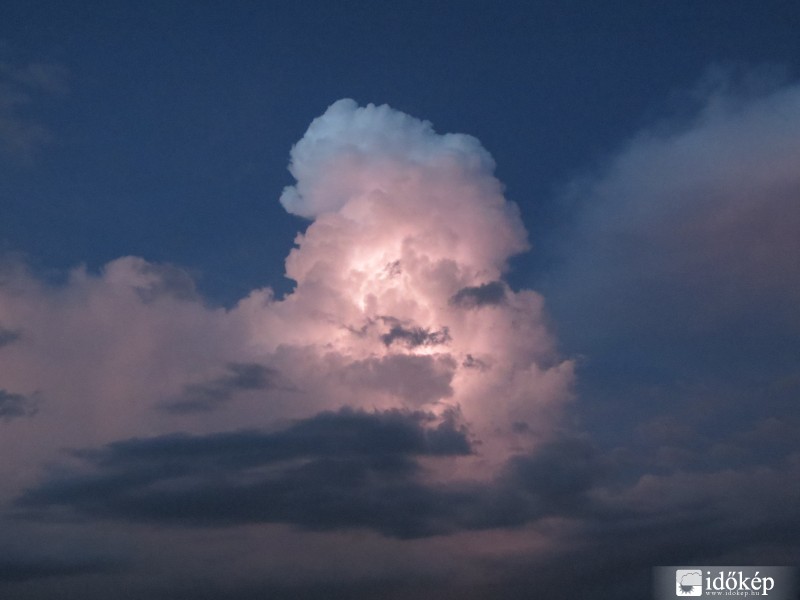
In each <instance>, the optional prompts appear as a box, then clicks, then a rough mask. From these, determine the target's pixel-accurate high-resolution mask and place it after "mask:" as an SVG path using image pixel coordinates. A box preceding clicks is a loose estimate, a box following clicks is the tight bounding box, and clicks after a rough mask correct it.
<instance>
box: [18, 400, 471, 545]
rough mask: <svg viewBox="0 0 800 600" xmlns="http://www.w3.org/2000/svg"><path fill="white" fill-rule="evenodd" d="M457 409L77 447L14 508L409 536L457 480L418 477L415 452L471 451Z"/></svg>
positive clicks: (445, 504)
mask: <svg viewBox="0 0 800 600" xmlns="http://www.w3.org/2000/svg"><path fill="white" fill-rule="evenodd" d="M471 451H472V450H471V444H470V441H469V439H468V435H467V431H466V430H465V429H464V428H463V427H461V426H459V425H458V424H457V422H456V419H455V416H451V417H448V418H446V419H445V420H443V421H441V422H438V423H434V422H433V418H432V417H431V416H430V415H428V414H425V413H421V412H403V411H387V412H382V413H364V412H358V411H353V410H342V411H339V412H336V413H322V414H320V415H317V416H315V417H313V418H310V419H307V420H304V421H300V422H298V423H296V424H295V425H293V426H291V427H289V428H288V429H285V430H283V431H279V432H274V433H265V432H257V431H239V432H232V433H220V434H212V435H207V436H190V435H172V436H164V437H158V438H152V439H133V440H127V441H122V442H115V443H112V444H109V445H108V446H105V447H103V448H100V449H97V450H89V451H77V452H75V453H74V456H76V457H78V458H80V459H81V460H82V461H83V462H84V466H85V467H86V468H85V469H84V470H82V471H80V472H74V473H72V474H71V475H69V476H66V477H58V478H54V479H52V480H50V481H47V482H45V483H44V484H42V485H41V486H39V487H37V488H34V489H31V490H29V491H28V492H26V493H25V494H24V495H23V496H22V497H21V498H20V499H19V500H18V501H17V506H18V507H19V508H22V509H47V508H53V507H58V506H61V507H68V508H71V509H74V510H75V511H77V512H78V513H82V514H84V515H87V516H91V517H110V518H118V519H122V520H130V521H138V520H143V521H152V522H159V523H165V524H176V525H188V526H191V525H209V526H224V525H230V524H236V523H249V522H284V523H291V524H294V525H297V526H300V527H305V528H309V529H318V530H325V529H339V528H348V527H369V528H373V529H376V530H378V531H381V532H383V533H385V534H387V535H393V536H397V537H415V536H420V535H429V534H432V533H435V532H437V531H440V530H441V529H442V526H441V525H439V524H438V522H439V521H441V522H446V521H447V520H448V519H449V518H450V517H449V516H448V515H449V511H450V509H451V508H452V507H453V506H455V505H458V504H459V503H464V502H467V501H469V495H468V494H467V493H466V492H464V491H461V490H441V489H437V488H431V487H428V486H426V485H425V484H423V483H420V482H419V481H418V480H417V476H418V474H419V472H420V467H419V465H418V464H417V462H416V458H417V457H420V456H430V457H436V456H453V455H465V454H469V453H470V452H471Z"/></svg>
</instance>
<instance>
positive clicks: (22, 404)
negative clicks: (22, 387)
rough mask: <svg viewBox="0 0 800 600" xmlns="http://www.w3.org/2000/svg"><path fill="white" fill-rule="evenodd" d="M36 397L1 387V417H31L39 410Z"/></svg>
mask: <svg viewBox="0 0 800 600" xmlns="http://www.w3.org/2000/svg"><path fill="white" fill-rule="evenodd" d="M37 405H38V402H37V401H36V398H35V397H32V396H23V395H22V394H13V393H11V392H7V391H6V390H4V389H0V419H4V420H10V419H15V418H18V417H31V416H33V415H35V414H36V412H37V410H38V406H37Z"/></svg>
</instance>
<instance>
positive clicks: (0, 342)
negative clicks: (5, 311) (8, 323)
mask: <svg viewBox="0 0 800 600" xmlns="http://www.w3.org/2000/svg"><path fill="white" fill-rule="evenodd" d="M20 335H21V334H20V332H19V331H16V330H13V329H6V328H5V327H3V326H2V325H0V348H2V347H3V346H8V345H9V344H12V343H14V342H16V341H17V340H18V339H19V338H20Z"/></svg>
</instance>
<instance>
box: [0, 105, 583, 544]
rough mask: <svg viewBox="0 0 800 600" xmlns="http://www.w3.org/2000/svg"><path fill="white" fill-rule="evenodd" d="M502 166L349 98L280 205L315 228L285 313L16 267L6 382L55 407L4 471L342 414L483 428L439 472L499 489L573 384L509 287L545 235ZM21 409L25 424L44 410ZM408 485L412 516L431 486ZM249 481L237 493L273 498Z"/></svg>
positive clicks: (146, 267) (4, 302)
mask: <svg viewBox="0 0 800 600" xmlns="http://www.w3.org/2000/svg"><path fill="white" fill-rule="evenodd" d="M493 168H494V165H493V162H492V160H491V157H490V156H489V154H488V152H487V151H486V150H484V149H483V148H482V147H481V146H480V144H479V142H478V141H477V140H476V139H474V138H472V137H469V136H466V135H460V134H458V135H450V134H447V135H440V134H438V133H436V132H435V131H434V129H433V127H432V126H431V124H429V123H426V122H423V121H419V120H417V119H415V118H413V117H411V116H408V115H405V114H403V113H401V112H399V111H396V110H394V109H391V108H390V107H388V106H373V105H368V106H366V107H359V106H357V105H356V104H355V103H354V102H353V101H351V100H343V101H340V102H337V103H335V104H334V105H332V106H331V107H330V108H329V109H328V110H327V111H326V112H325V114H323V115H322V116H321V117H319V118H318V119H316V120H315V121H314V122H313V123H312V124H311V126H310V127H309V129H308V131H307V132H306V134H305V135H304V136H303V137H302V139H301V140H300V141H299V142H298V143H297V144H296V146H295V147H294V148H293V149H292V157H291V166H290V170H291V171H292V173H293V174H294V175H295V177H296V179H297V183H296V185H295V186H293V187H291V188H289V189H287V190H286V191H285V192H284V195H283V196H282V199H281V201H282V202H283V204H284V205H285V206H286V207H287V209H288V210H290V211H292V212H294V213H295V214H300V215H303V216H306V217H309V218H311V219H313V221H312V222H311V223H310V224H309V225H308V227H307V228H306V230H305V231H304V232H303V233H301V234H298V236H297V239H296V247H295V248H293V249H291V251H290V253H289V256H288V258H287V260H286V269H287V275H288V276H289V277H291V278H292V279H293V280H294V281H295V282H296V286H295V289H294V290H293V292H291V293H289V294H287V295H286V296H285V297H284V298H280V299H279V298H275V297H274V295H273V294H272V291H271V290H270V289H268V288H264V289H257V290H253V291H252V292H251V293H250V294H248V295H247V296H246V297H244V298H242V299H241V301H240V302H239V303H238V304H236V305H235V306H233V307H232V308H230V309H223V308H214V307H210V306H208V305H206V304H205V303H204V302H203V299H202V298H201V297H200V296H199V294H198V293H197V291H196V289H195V287H194V283H193V281H192V279H191V277H189V276H188V275H187V273H186V272H184V271H183V270H181V269H180V268H179V267H176V266H173V265H157V264H152V263H149V262H147V261H145V260H143V259H141V258H138V257H132V256H129V257H122V258H119V259H116V260H114V261H111V262H110V263H108V264H107V265H105V266H104V267H103V268H102V269H100V270H99V271H98V272H91V271H89V270H87V269H86V268H85V267H77V268H75V269H74V270H73V271H71V272H70V273H69V275H68V277H67V279H66V281H65V282H64V283H60V284H50V283H46V282H43V281H40V280H39V279H37V278H36V277H35V276H33V275H32V274H31V273H29V272H28V271H27V270H26V269H25V267H24V265H20V264H19V263H18V262H14V261H7V262H6V263H5V264H4V265H3V272H2V277H0V282H1V284H0V323H2V324H3V329H2V332H3V338H2V339H3V340H4V344H3V346H2V350H1V351H2V352H3V361H2V362H1V363H0V385H2V386H3V387H4V389H6V390H32V389H35V390H37V393H38V394H39V395H40V397H41V399H42V402H41V403H39V404H38V407H39V412H38V414H37V416H36V418H35V419H26V420H25V421H26V422H27V423H29V426H28V427H27V428H26V429H24V430H23V429H22V428H21V427H20V426H19V423H20V421H21V420H20V419H16V418H15V419H10V420H9V422H8V427H7V429H8V435H4V436H2V439H0V450H2V451H3V452H6V453H8V454H14V455H19V456H22V457H24V458H23V459H21V462H20V463H18V464H17V465H14V468H13V470H12V469H11V468H10V467H8V466H6V467H0V470H3V469H4V471H3V475H5V476H7V477H8V478H9V479H8V481H9V483H8V484H7V485H6V488H5V489H4V490H2V492H3V497H4V498H13V497H14V496H15V495H18V493H19V491H20V490H21V489H23V488H25V487H27V488H31V489H32V487H33V486H34V485H35V481H36V477H37V475H36V474H37V470H36V466H37V465H40V464H42V462H44V461H48V462H49V461H51V460H52V459H54V458H56V457H58V456H60V455H61V454H62V452H63V451H62V449H63V448H65V447H72V448H75V447H87V446H88V447H92V446H96V447H103V446H104V445H108V444H113V443H114V441H115V440H119V439H134V438H137V437H139V436H142V435H147V436H155V437H154V439H155V440H161V439H163V436H170V435H173V434H175V432H183V433H187V434H193V435H196V436H207V437H204V438H202V439H205V440H209V442H210V441H212V440H215V439H217V438H215V437H214V436H218V435H226V433H225V432H231V431H240V430H242V429H247V428H253V427H260V428H265V430H266V431H270V430H271V429H273V428H281V427H285V426H286V424H287V423H290V422H308V420H309V419H315V418H318V417H317V416H316V415H320V414H326V411H337V410H339V409H342V408H346V409H348V410H354V411H364V410H366V411H378V413H376V414H394V413H391V411H401V413H402V414H406V413H408V411H411V412H410V413H408V414H430V415H433V416H434V418H436V419H440V420H444V421H445V422H447V423H451V422H452V427H453V428H454V429H453V430H452V432H450V433H448V435H450V436H451V437H452V440H456V441H457V440H458V439H460V438H459V437H458V436H460V435H462V434H461V432H462V431H469V436H470V437H469V439H470V449H471V452H470V454H468V455H464V456H461V454H459V455H458V457H456V456H455V455H454V456H450V455H447V457H445V458H442V457H440V459H441V460H439V461H438V462H439V463H443V462H447V461H448V460H449V461H455V462H454V464H453V465H451V467H452V469H454V470H452V473H449V474H448V471H449V470H451V469H450V468H449V467H447V466H444V465H443V464H439V466H435V467H434V471H435V472H437V473H439V474H440V475H445V474H446V475H447V476H448V477H455V476H456V474H459V476H463V477H465V478H473V479H476V480H481V479H482V480H484V481H488V480H491V479H492V478H493V477H494V476H495V469H496V468H500V467H502V465H504V464H505V463H506V461H507V459H508V457H509V456H510V455H512V454H515V453H518V452H528V451H532V450H533V449H535V447H536V446H537V445H541V444H543V443H546V442H547V440H548V438H549V437H550V436H551V435H552V434H553V432H554V431H555V429H557V426H558V423H559V421H560V418H561V414H562V408H563V406H564V405H565V403H566V402H567V401H568V400H569V398H570V396H571V386H572V363H571V362H570V361H569V360H564V359H563V358H562V357H561V356H559V353H558V351H557V349H556V343H555V339H554V338H553V336H552V335H551V333H550V332H549V330H548V327H547V324H546V319H545V317H544V302H543V299H542V297H541V296H540V295H539V294H537V293H535V292H533V291H530V290H521V291H513V290H511V289H510V288H509V287H508V286H507V285H506V284H505V283H503V282H502V278H503V275H504V273H505V269H506V263H507V261H508V259H509V258H510V257H511V256H513V255H514V254H516V253H518V252H521V251H523V250H525V249H526V248H527V240H526V232H525V229H524V227H523V225H522V222H521V220H520V218H519V214H518V211H517V209H516V207H515V205H514V204H513V203H511V202H509V201H508V200H506V199H505V198H504V197H503V194H502V186H501V184H500V183H499V182H498V181H497V179H496V178H495V177H494V174H493ZM454 299H455V300H454ZM476 307H481V310H473V309H474V308H476ZM17 332H22V333H20V334H18V333H17ZM5 394H6V395H5V396H4V397H3V406H4V411H5V413H7V415H8V416H9V417H10V416H14V417H16V416H20V415H21V414H23V413H25V412H26V411H28V410H29V405H28V404H27V403H26V402H25V399H24V398H23V397H22V396H19V395H14V394H12V393H11V392H5ZM387 411H388V412H387ZM404 411H405V412H404ZM26 414H27V413H26ZM337 414H338V413H337ZM356 414H361V413H356ZM398 414H400V413H398ZM64 423H72V424H73V426H71V427H65V426H64ZM339 423H340V424H341V419H340V421H339ZM445 433H446V432H444V431H443V432H442V433H441V435H442V436H444V435H445ZM352 435H354V436H357V435H367V432H365V431H361V430H358V431H354V432H353V433H352ZM431 435H432V434H431ZM453 436H454V437H453ZM432 439H433V438H432ZM442 439H444V438H442ZM448 439H450V438H448ZM452 440H451V441H452ZM154 443H156V442H154ZM109 447H110V446H109ZM315 460H316V459H315ZM319 460H322V457H320V458H319ZM456 463H457V465H456ZM315 464H316V463H315ZM437 464H438V463H437ZM321 465H322V463H319V464H318V465H317V466H318V467H319V468H320V469H321V470H322V472H323V473H324V471H325V468H324V467H323V466H321ZM261 466H263V465H261ZM356 467H358V468H359V469H362V468H366V469H367V470H368V471H369V470H370V469H373V467H372V466H368V467H365V466H364V465H361V464H360V463H359V464H358V465H355V464H349V465H348V466H347V469H351V468H356ZM456 467H457V468H456ZM314 468H317V467H314ZM342 468H344V467H342ZM309 469H312V466H308V467H307V468H306V469H305V470H303V469H301V470H300V471H298V472H297V473H294V474H291V473H290V472H289V471H288V470H287V471H286V476H287V477H290V476H291V477H295V476H296V477H301V476H302V477H305V476H306V475H305V474H306V473H308V472H310V471H309ZM373 470H374V469H373ZM309 476H310V475H309ZM376 477H378V475H376ZM378 478H379V479H380V477H378ZM12 479H13V482H14V483H13V484H11V483H10V482H11V481H12ZM314 482H316V479H314ZM406 483H407V485H408V486H409V487H408V488H407V490H408V491H409V494H411V495H410V496H408V506H412V505H413V504H414V501H413V497H421V496H414V495H415V494H417V495H418V494H421V493H422V492H420V491H419V490H420V489H422V488H419V485H420V484H419V483H418V482H417V481H416V480H409V481H407V482H406ZM170 485H171V484H170ZM198 485H199V484H198ZM243 485H245V484H243V483H241V482H239V483H237V484H236V486H234V487H231V488H227V492H226V494H227V496H228V497H229V498H232V496H233V495H236V494H238V493H240V492H241V493H242V494H243V496H242V497H244V496H246V495H247V494H251V493H256V492H255V491H253V490H252V489H250V488H248V487H247V486H245V487H242V486H243ZM247 485H250V484H247ZM269 485H277V484H276V483H275V482H272V483H270V484H269ZM281 485H283V484H281ZM268 487H269V486H268ZM390 488H391V486H388V484H387V487H386V488H385V489H386V490H387V493H388V490H389V489H390ZM248 489H250V491H247V490H248ZM259 489H260V490H261V492H264V491H265V490H267V487H265V488H263V489H262V488H259ZM269 489H272V488H269ZM315 489H316V488H315ZM412 492H413V493H412ZM259 493H260V492H259ZM437 493H439V492H437ZM448 493H449V492H448ZM401 496H402V495H401ZM401 496H398V497H401ZM448 497H449V496H448ZM365 501H366V500H365ZM397 501H398V500H397V499H395V502H397ZM306 508H307V509H308V510H309V511H311V510H312V507H310V506H309V507H306ZM398 510H399V508H398ZM221 518H222V517H221ZM265 518H266V517H265ZM304 518H306V517H300V516H295V517H292V519H289V520H290V521H292V522H300V521H302V520H303V519H304ZM307 518H309V519H311V518H313V517H312V516H308V517H307ZM276 519H277V520H280V518H278V517H276ZM285 519H288V517H285ZM379 528H381V530H382V531H388V530H391V527H389V528H388V529H387V528H386V527H383V526H380V527H379Z"/></svg>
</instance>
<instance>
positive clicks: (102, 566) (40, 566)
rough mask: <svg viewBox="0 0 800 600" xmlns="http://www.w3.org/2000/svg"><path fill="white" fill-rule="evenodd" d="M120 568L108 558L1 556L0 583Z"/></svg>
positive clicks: (61, 576) (109, 570)
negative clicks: (70, 558) (79, 558)
mask: <svg viewBox="0 0 800 600" xmlns="http://www.w3.org/2000/svg"><path fill="white" fill-rule="evenodd" d="M119 569H120V565H119V564H118V563H115V562H112V561H108V560H74V559H73V560H69V559H63V558H52V557H37V558H0V584H6V583H22V582H28V581H36V580H41V579H50V578H63V577H74V576H79V575H89V574H97V573H109V572H114V571H118V570H119Z"/></svg>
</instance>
